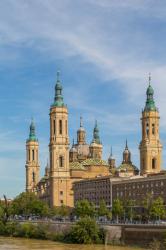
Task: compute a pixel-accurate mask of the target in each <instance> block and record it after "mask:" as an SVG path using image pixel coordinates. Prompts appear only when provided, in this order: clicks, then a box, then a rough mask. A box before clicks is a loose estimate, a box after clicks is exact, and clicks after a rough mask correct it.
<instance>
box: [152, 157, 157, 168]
mask: <svg viewBox="0 0 166 250" xmlns="http://www.w3.org/2000/svg"><path fill="white" fill-rule="evenodd" d="M155 168H156V159H155V158H153V159H152V169H155Z"/></svg>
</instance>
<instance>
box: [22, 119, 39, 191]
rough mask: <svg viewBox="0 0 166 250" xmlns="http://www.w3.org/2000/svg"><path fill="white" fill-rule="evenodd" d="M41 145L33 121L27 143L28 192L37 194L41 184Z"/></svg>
mask: <svg viewBox="0 0 166 250" xmlns="http://www.w3.org/2000/svg"><path fill="white" fill-rule="evenodd" d="M38 155H39V143H38V140H37V139H36V134H35V124H34V122H33V120H32V122H31V125H30V133H29V138H28V139H27V141H26V165H25V168H26V191H27V192H35V188H36V185H37V183H38V182H39V171H40V166H39V157H38Z"/></svg>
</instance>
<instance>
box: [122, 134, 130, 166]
mask: <svg viewBox="0 0 166 250" xmlns="http://www.w3.org/2000/svg"><path fill="white" fill-rule="evenodd" d="M124 163H127V164H130V163H131V153H130V151H129V149H128V144H127V139H126V145H125V149H124V151H123V162H122V164H124Z"/></svg>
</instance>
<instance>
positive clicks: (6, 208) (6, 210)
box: [0, 195, 11, 224]
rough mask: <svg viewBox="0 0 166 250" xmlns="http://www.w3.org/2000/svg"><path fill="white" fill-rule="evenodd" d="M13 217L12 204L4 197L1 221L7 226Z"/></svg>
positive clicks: (0, 215)
mask: <svg viewBox="0 0 166 250" xmlns="http://www.w3.org/2000/svg"><path fill="white" fill-rule="evenodd" d="M10 215H11V204H10V203H9V202H8V200H7V198H6V196H5V195H4V201H0V221H1V222H2V223H3V224H6V223H7V221H8V220H9V217H10Z"/></svg>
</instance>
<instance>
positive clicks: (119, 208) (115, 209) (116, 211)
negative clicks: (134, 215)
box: [112, 199, 124, 223]
mask: <svg viewBox="0 0 166 250" xmlns="http://www.w3.org/2000/svg"><path fill="white" fill-rule="evenodd" d="M123 212H124V209H123V204H122V202H121V201H120V200H119V199H115V200H114V201H113V206H112V214H113V215H114V216H116V221H117V223H118V222H119V217H120V216H122V215H123Z"/></svg>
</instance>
